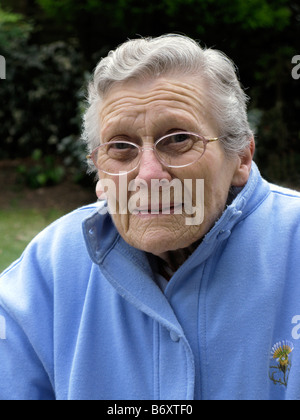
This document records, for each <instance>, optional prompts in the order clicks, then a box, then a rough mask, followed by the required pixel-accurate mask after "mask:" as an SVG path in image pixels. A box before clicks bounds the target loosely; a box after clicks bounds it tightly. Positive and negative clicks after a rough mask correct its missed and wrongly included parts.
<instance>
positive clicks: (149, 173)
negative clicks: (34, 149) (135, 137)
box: [136, 147, 172, 186]
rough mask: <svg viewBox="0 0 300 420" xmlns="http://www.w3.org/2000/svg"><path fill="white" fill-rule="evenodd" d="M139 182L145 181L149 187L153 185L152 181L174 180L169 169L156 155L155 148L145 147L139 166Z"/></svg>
mask: <svg viewBox="0 0 300 420" xmlns="http://www.w3.org/2000/svg"><path fill="white" fill-rule="evenodd" d="M136 179H137V180H141V179H142V180H144V181H146V182H147V184H148V186H150V185H151V180H152V179H159V180H161V179H167V180H169V181H171V180H172V177H171V175H170V174H169V172H168V170H167V168H166V167H165V166H164V165H163V164H162V163H161V162H160V161H159V160H158V158H157V156H156V155H155V153H154V150H153V147H144V148H143V153H142V156H141V161H140V165H139V172H138V175H137V177H136Z"/></svg>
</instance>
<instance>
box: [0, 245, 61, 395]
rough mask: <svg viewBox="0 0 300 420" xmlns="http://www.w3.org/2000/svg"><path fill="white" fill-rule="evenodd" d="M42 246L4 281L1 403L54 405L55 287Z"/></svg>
mask: <svg viewBox="0 0 300 420" xmlns="http://www.w3.org/2000/svg"><path fill="white" fill-rule="evenodd" d="M38 261H39V258H38V246H37V245H36V244H34V243H33V244H32V245H31V246H29V247H28V249H27V250H26V251H25V252H24V254H23V256H22V257H21V259H20V260H18V261H17V262H16V263H15V264H14V265H12V266H11V267H10V268H9V269H8V270H6V271H5V272H4V273H3V274H2V275H1V276H0V400H54V399H55V393H54V390H53V389H54V375H53V354H52V353H53V338H52V336H53V333H52V332H53V320H52V309H51V308H52V303H51V302H52V298H51V287H50V285H49V284H47V282H46V281H45V273H43V269H42V268H41V267H40V265H39V263H38Z"/></svg>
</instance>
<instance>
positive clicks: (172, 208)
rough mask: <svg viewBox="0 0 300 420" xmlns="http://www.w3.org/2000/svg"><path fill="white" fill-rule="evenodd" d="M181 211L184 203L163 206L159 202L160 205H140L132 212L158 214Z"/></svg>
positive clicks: (148, 214) (135, 213)
mask: <svg viewBox="0 0 300 420" xmlns="http://www.w3.org/2000/svg"><path fill="white" fill-rule="evenodd" d="M181 213H182V203H171V204H170V205H168V206H162V203H159V204H158V205H153V206H151V207H139V208H136V209H134V210H133V212H132V214H134V215H136V216H157V215H170V214H181Z"/></svg>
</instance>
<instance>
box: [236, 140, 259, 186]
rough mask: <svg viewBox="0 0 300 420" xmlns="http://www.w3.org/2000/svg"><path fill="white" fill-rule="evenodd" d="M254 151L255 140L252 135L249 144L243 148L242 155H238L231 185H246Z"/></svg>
mask: <svg viewBox="0 0 300 420" xmlns="http://www.w3.org/2000/svg"><path fill="white" fill-rule="evenodd" d="M254 152H255V142H254V138H253V137H252V138H251V141H250V143H249V146H248V147H247V148H246V149H245V150H244V152H243V154H242V155H240V156H238V164H237V167H236V171H235V173H234V175H233V178H232V183H231V185H232V186H234V187H243V186H244V185H246V183H247V181H248V179H249V175H250V171H251V165H252V159H253V155H254Z"/></svg>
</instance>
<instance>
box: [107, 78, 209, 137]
mask: <svg viewBox="0 0 300 420" xmlns="http://www.w3.org/2000/svg"><path fill="white" fill-rule="evenodd" d="M207 111H208V106H207V101H206V94H205V87H204V86H203V83H201V81H199V80H197V79H196V78H191V77H190V78H187V77H186V78H185V77H176V78H175V77H172V78H165V77H161V78H158V79H153V80H148V81H143V82H142V81H138V80H131V81H127V82H123V83H117V84H114V85H113V86H112V87H111V88H110V90H109V91H108V92H107V94H106V95H105V97H104V98H103V101H102V104H101V108H100V124H101V128H102V129H105V128H106V126H107V125H109V126H111V125H113V124H116V123H118V124H119V123H120V120H123V119H124V118H126V117H127V118H130V117H131V118H133V119H134V118H135V117H136V116H137V115H141V114H144V115H146V113H147V114H149V115H150V114H151V113H152V114H153V115H152V116H155V118H156V117H158V116H160V117H161V118H163V117H164V116H165V118H174V116H176V115H178V117H179V116H180V115H182V117H184V116H185V117H188V116H190V117H191V118H194V119H198V118H199V117H202V118H204V117H205V116H206V115H207V113H208V112H207Z"/></svg>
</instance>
